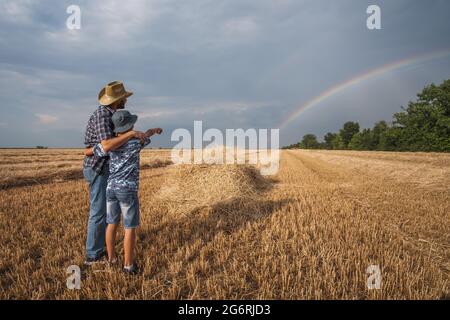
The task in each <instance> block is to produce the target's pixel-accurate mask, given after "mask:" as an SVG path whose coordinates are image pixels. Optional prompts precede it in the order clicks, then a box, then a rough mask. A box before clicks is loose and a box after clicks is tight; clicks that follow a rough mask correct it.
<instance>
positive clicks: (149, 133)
mask: <svg viewBox="0 0 450 320" xmlns="http://www.w3.org/2000/svg"><path fill="white" fill-rule="evenodd" d="M162 132H163V129H161V128H153V129H148V130H147V131H146V132H145V136H146V137H147V138H150V137H151V136H153V135H155V134H161V133H162Z"/></svg>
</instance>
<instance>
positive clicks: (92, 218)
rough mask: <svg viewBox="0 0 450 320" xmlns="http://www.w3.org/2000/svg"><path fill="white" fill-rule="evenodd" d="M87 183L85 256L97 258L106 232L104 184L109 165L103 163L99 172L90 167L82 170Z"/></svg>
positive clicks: (105, 183)
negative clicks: (87, 205)
mask: <svg viewBox="0 0 450 320" xmlns="http://www.w3.org/2000/svg"><path fill="white" fill-rule="evenodd" d="M83 174H84V178H85V179H86V181H87V182H88V183H89V199H90V209H89V220H88V228H87V239H86V257H87V258H92V259H97V258H100V257H101V256H102V255H103V254H104V253H105V233H106V186H107V183H108V176H109V166H108V165H104V166H103V170H102V172H101V174H98V173H97V172H95V171H94V170H93V169H91V168H85V169H84V170H83Z"/></svg>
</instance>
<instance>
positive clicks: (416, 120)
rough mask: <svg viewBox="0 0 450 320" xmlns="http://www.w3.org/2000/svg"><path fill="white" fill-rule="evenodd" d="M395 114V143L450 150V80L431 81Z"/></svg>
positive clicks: (410, 148) (408, 147)
mask: <svg viewBox="0 0 450 320" xmlns="http://www.w3.org/2000/svg"><path fill="white" fill-rule="evenodd" d="M403 110H404V111H403V112H399V113H396V114H395V115H394V125H395V126H396V127H398V128H399V129H398V130H399V131H398V138H399V141H398V146H399V148H400V149H401V150H408V151H446V152H449V151H450V80H446V81H444V82H443V83H442V84H441V85H439V86H436V85H435V84H431V85H430V86H427V87H425V88H424V89H423V90H422V92H421V93H419V94H418V95H417V101H415V102H409V104H408V107H407V108H406V109H405V108H403Z"/></svg>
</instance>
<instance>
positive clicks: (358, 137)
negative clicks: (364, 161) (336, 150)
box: [348, 129, 373, 150]
mask: <svg viewBox="0 0 450 320" xmlns="http://www.w3.org/2000/svg"><path fill="white" fill-rule="evenodd" d="M348 149H350V150H373V133H372V130H370V129H363V131H361V132H358V133H356V134H355V135H353V137H352V139H351V140H350V142H349V144H348Z"/></svg>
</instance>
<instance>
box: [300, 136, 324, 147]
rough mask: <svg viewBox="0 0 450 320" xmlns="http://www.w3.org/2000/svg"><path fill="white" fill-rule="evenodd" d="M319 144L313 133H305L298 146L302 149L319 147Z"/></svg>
mask: <svg viewBox="0 0 450 320" xmlns="http://www.w3.org/2000/svg"><path fill="white" fill-rule="evenodd" d="M319 147H320V144H319V142H318V141H317V137H316V136H315V135H314V134H306V135H304V136H303V139H302V141H301V142H300V148H303V149H319Z"/></svg>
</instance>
